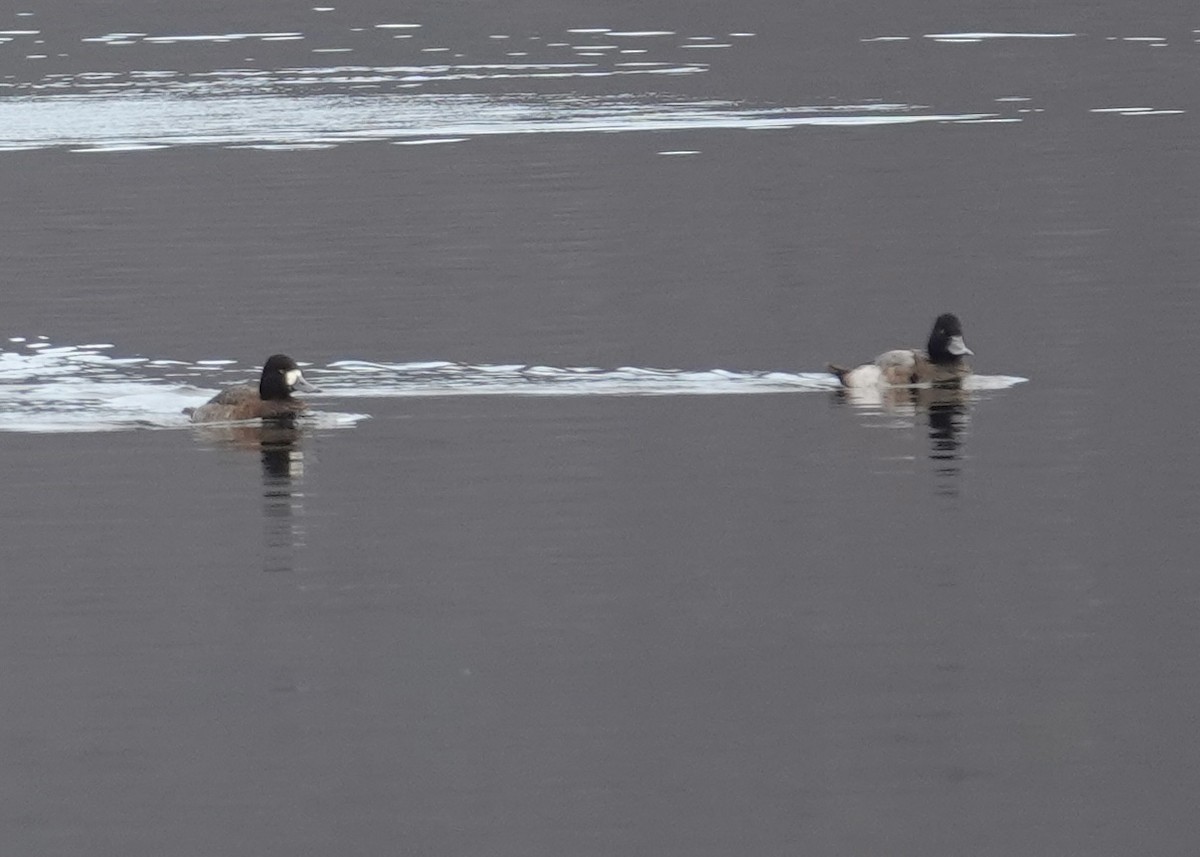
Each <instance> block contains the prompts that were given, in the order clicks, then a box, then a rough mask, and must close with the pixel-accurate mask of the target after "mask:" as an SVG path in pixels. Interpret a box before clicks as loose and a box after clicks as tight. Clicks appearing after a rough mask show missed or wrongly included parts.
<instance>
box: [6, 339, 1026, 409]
mask: <svg viewBox="0 0 1200 857" xmlns="http://www.w3.org/2000/svg"><path fill="white" fill-rule="evenodd" d="M20 339H21V337H11V338H9V339H8V341H9V342H11V343H14V345H16V346H17V347H16V348H15V349H9V350H0V431H16V432H33V433H47V432H97V431H121V430H130V429H171V428H185V427H187V426H189V425H190V424H189V423H188V420H187V417H186V416H185V415H184V414H183V409H184V408H191V407H195V406H197V405H200V404H203V403H204V402H206V401H207V400H208V399H209V398H210V397H211V396H212V395H213V394H214V393H215V392H216V391H217V390H218V389H219V388H220V387H222V386H225V385H227V384H231V383H244V382H246V381H248V380H252V379H253V378H254V377H255V376H256V375H257V373H258V371H259V370H258V369H257V368H255V367H248V366H238V365H237V364H236V363H235V362H234V361H232V360H225V359H216V358H213V359H204V360H194V361H185V360H174V359H168V358H149V357H142V356H134V357H114V356H112V355H111V354H109V353H107V352H109V351H110V350H112V346H111V345H110V344H108V343H99V344H95V345H86V346H59V345H54V344H53V343H50V342H47V341H38V342H34V343H21V342H18V341H17V340H20ZM305 374H306V375H308V376H310V377H311V378H312V379H313V380H314V382H315V383H317V384H318V385H319V386H320V387H321V390H322V392H321V393H316V394H310V395H306V396H305V398H306V399H308V400H310V401H314V402H316V403H319V402H320V401H321V400H322V399H326V400H327V399H338V400H345V399H371V398H401V397H405V398H428V397H444V396H487V395H490V396H626V397H628V396H705V395H708V396H728V395H752V394H790V393H804V392H814V391H826V392H829V391H834V390H837V389H839V385H838V382H837V380H836V379H835V378H834V377H833V376H832V375H830V374H828V373H826V372H789V371H732V370H725V369H709V370H694V371H692V370H681V369H652V368H641V367H636V366H624V367H620V368H616V369H599V368H581V367H576V368H570V367H567V368H564V367H556V366H545V365H534V364H531V365H520V364H503V365H496V364H475V365H473V364H466V363H454V362H449V361H426V362H408V363H379V362H369V361H363V360H341V361H337V362H335V363H331V364H329V365H328V366H325V367H316V366H305ZM1023 380H1024V379H1023V378H1014V377H1007V376H973V377H972V378H971V379H970V381H969V383H968V384H967V385H964V394H965V395H967V396H977V395H979V394H980V392H982V391H989V390H1001V389H1005V388H1007V387H1011V386H1013V385H1015V384H1018V383H1020V382H1022V381H1023ZM367 416H368V415H367V414H364V413H356V412H340V411H336V410H332V409H330V408H329V407H325V408H322V407H321V405H320V404H316V407H315V408H314V411H312V412H310V414H309V415H306V417H305V420H306V421H308V422H309V424H310V425H312V426H313V427H314V428H339V427H345V426H351V425H354V424H355V423H357V422H358V421H360V420H362V419H365V418H367Z"/></svg>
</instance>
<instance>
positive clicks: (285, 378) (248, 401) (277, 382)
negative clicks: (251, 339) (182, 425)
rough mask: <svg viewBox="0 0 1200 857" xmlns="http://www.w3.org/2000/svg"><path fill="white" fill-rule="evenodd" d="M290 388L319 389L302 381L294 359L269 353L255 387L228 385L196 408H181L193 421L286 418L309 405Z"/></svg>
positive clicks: (302, 376)
mask: <svg viewBox="0 0 1200 857" xmlns="http://www.w3.org/2000/svg"><path fill="white" fill-rule="evenodd" d="M293 390H305V391H307V392H319V388H318V387H315V386H314V385H312V384H310V383H309V382H308V381H306V380H304V374H303V373H302V372H301V371H300V367H299V366H297V365H296V361H295V360H293V359H292V358H291V357H288V356H287V355H286V354H272V355H271V356H270V357H268V358H267V362H266V363H265V364H264V365H263V370H262V377H261V378H260V379H259V381H258V386H257V387H255V386H254V385H253V384H239V385H237V386H236V387H227V388H225V389H224V390H222V391H221V392H220V393H217V395H215V396H213V397H212V398H211V399H209V400H208V401H207V402H206V403H205V404H203V405H200V406H199V407H198V408H184V410H183V412H184V413H185V414H187V415H188V416H189V417H191V420H192V422H194V423H218V422H220V423H225V422H235V421H237V420H254V419H263V420H287V419H291V418H293V417H295V416H296V415H297V414H299V413H300V412H301V411H304V410H306V409H307V408H308V403H307V402H305V401H303V400H301V399H296V398H293V397H292V391H293Z"/></svg>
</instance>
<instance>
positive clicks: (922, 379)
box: [829, 313, 975, 389]
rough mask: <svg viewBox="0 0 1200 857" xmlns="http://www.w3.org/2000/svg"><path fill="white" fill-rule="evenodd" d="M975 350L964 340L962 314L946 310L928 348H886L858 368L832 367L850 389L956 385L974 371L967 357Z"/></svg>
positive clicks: (935, 323) (830, 367) (831, 364)
mask: <svg viewBox="0 0 1200 857" xmlns="http://www.w3.org/2000/svg"><path fill="white" fill-rule="evenodd" d="M974 353H975V352H973V351H972V350H971V349H970V348H967V345H966V343H965V342H963V335H962V322H960V321H959V320H958V316H956V315H954V314H953V313H945V314H943V315H939V316H938V317H937V321H935V322H934V323H933V330H932V331H931V332H930V334H929V342H928V343H927V344H926V347H925V350H924V351H922V350H920V349H918V348H899V349H895V350H893V351H885V352H884V353H883V354H880V355H879V356H878V357H876V358H875V360H874V362H872V363H864V364H863V365H862V366H858V367H855V368H854V369H847V368H845V367H844V366H838V365H836V364H833V363H830V364H829V371H830V372H832V373H833V374H834V375H837V378H838V380H839V381H841V382H842V386H844V387H847V388H850V389H862V388H871V387H880V386H907V385H911V384H935V385H939V386H953V385H957V384H958V383H960V382H961V381H962V379H963V378H965V377H966V376H967V375H969V374H971V367H970V366H968V365H967V362H966V360H964V359H963V358H965V357H966V356H967V355H968V354H974Z"/></svg>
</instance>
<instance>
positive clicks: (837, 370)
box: [825, 363, 850, 387]
mask: <svg viewBox="0 0 1200 857" xmlns="http://www.w3.org/2000/svg"><path fill="white" fill-rule="evenodd" d="M825 367H826V368H827V369H828V370H829V371H830V372H832V373H833V374H834V375H837V379H838V380H839V381H841V383H842V386H843V387H849V386H850V385H849V384H847V383H846V376H847V375H848V374H849V373H850V370H849V369H847V368H846V367H845V366H839V365H837V364H836V363H827V364H825Z"/></svg>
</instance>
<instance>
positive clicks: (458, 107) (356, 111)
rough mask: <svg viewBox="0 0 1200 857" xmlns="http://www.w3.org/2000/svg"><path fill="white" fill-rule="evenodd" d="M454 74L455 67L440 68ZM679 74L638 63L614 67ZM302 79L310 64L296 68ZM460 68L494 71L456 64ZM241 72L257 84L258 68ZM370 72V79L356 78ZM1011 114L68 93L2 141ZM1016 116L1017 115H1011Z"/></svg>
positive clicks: (293, 143)
mask: <svg viewBox="0 0 1200 857" xmlns="http://www.w3.org/2000/svg"><path fill="white" fill-rule="evenodd" d="M443 68H445V69H446V73H447V74H449V73H451V72H450V71H449V67H443ZM626 71H628V72H630V73H643V72H647V71H649V72H650V73H658V72H663V73H674V71H675V70H674V69H671V68H662V67H657V66H656V67H651V68H646V67H644V66H639V67H637V68H629V69H618V70H616V71H615V72H614V73H617V74H622V73H625V72H626ZM296 73H297V75H299V76H303V74H304V70H297V72H296ZM456 73H457V74H460V75H466V74H472V73H478V74H490V73H492V71H491V70H489V69H486V68H475V69H474V70H472V67H458V71H457V72H456ZM237 79H238V80H241V81H243V82H249V84H250V85H254V81H255V80H256V78H254V77H253V76H243V77H238V78H237ZM357 79H358V80H360V81H361V80H362V78H357ZM998 118H1005V117H1002V116H1001V115H1000V114H997V113H942V112H936V111H930V110H929V109H928V108H924V107H920V106H917V105H908V104H883V103H870V104H847V105H838V106H833V107H829V106H822V107H810V106H804V107H793V108H780V107H752V106H750V107H748V106H746V105H744V104H740V103H735V102H729V101H718V100H708V101H672V100H665V99H658V98H649V97H642V98H635V97H631V96H627V97H620V96H612V97H594V98H589V97H585V96H577V95H573V96H566V95H554V96H536V95H505V96H484V95H428V94H396V93H375V94H371V95H344V94H343V95H308V96H304V97H286V96H280V95H267V94H262V95H226V96H210V97H203V98H192V97H180V96H175V95H168V94H150V93H144V94H135V93H133V92H130V93H127V94H123V95H119V96H107V95H106V96H101V95H96V96H88V95H62V96H49V97H47V96H42V97H37V98H12V99H0V150H4V149H29V148H67V149H73V150H81V151H89V152H91V151H107V152H113V151H120V150H140V149H147V148H153V147H161V146H253V147H257V148H264V147H275V148H278V147H288V148H290V149H296V148H307V147H314V146H329V145H337V144H341V143H351V142H363V141H380V142H397V141H402V140H414V139H420V140H431V139H437V138H459V139H462V138H472V137H479V136H490V135H511V134H561V133H601V132H602V133H613V132H638V133H645V132H648V131H686V130H697V129H709V130H712V129H731V130H732V129H742V130H753V129H790V128H798V127H802V126H823V127H848V126H852V127H862V126H871V125H894V124H912V123H922V122H935V123H945V122H970V121H979V120H986V119H998ZM1009 118H1011V117H1009Z"/></svg>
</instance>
